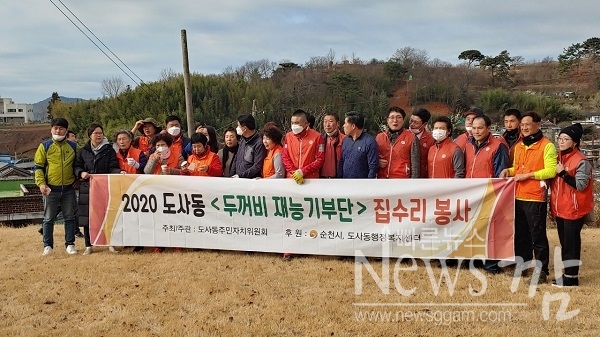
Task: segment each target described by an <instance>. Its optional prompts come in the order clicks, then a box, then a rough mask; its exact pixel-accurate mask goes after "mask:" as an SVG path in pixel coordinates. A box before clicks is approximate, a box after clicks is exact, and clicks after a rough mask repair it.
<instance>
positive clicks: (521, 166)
mask: <svg viewBox="0 0 600 337" xmlns="http://www.w3.org/2000/svg"><path fill="white" fill-rule="evenodd" d="M541 124H542V118H541V117H540V115H538V114H537V113H536V112H533V111H528V112H526V113H524V114H523V117H522V118H521V133H522V135H523V139H522V140H521V141H520V142H519V143H517V145H515V153H514V157H515V158H514V161H513V165H512V167H511V168H509V169H505V170H504V171H502V173H501V174H500V177H501V178H506V177H515V182H516V191H515V197H516V201H515V255H516V256H517V257H520V258H521V259H522V262H527V261H530V260H532V259H533V254H532V250H533V252H534V253H535V258H536V259H537V260H538V262H537V264H536V266H535V269H534V273H533V275H532V277H531V280H530V283H532V284H535V283H545V282H546V281H547V279H548V274H549V270H548V264H549V262H550V245H549V244H548V236H547V235H546V214H547V213H548V205H547V201H546V198H547V195H548V186H547V184H546V180H548V179H552V178H554V176H556V148H555V147H554V144H552V142H551V141H550V140H548V139H547V138H546V137H544V134H543V133H542V130H541V129H540V127H541ZM519 262H521V261H519Z"/></svg>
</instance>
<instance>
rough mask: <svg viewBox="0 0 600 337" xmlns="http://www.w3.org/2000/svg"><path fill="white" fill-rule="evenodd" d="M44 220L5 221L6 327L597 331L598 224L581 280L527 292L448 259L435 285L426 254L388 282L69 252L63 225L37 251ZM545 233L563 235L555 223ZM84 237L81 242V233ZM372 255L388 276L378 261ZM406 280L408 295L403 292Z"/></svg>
mask: <svg viewBox="0 0 600 337" xmlns="http://www.w3.org/2000/svg"><path fill="white" fill-rule="evenodd" d="M37 229H38V227H37V226H29V227H25V228H8V227H0V247H2V249H1V250H0V284H1V285H2V292H1V294H0V303H2V305H1V306H0V331H1V332H2V334H1V335H2V336H413V335H414V336H561V335H572V336H597V335H598V331H599V330H600V317H599V313H600V310H599V309H598V303H600V291H599V290H600V286H599V283H600V261H599V260H598V259H597V258H596V257H597V256H599V253H600V249H599V248H598V244H597V242H599V240H600V230H599V229H589V228H586V229H584V231H583V234H582V236H583V240H584V242H583V250H582V252H583V257H582V260H583V265H582V270H581V275H580V276H581V279H580V282H581V286H580V287H579V288H576V289H560V288H556V287H552V286H551V285H550V284H545V285H541V286H540V287H537V289H534V291H533V292H532V294H531V296H529V293H528V291H529V289H528V288H527V287H526V285H525V283H524V281H525V279H523V280H521V281H520V283H518V289H516V291H515V292H512V291H511V283H512V282H513V277H512V275H510V274H508V273H505V274H499V275H494V276H489V275H487V274H486V275H483V274H481V275H477V274H476V273H473V272H470V271H469V270H466V269H460V270H458V271H457V269H455V268H450V269H449V270H448V271H449V273H450V275H451V276H452V277H451V279H452V282H454V281H456V283H455V285H454V286H453V287H452V286H449V285H448V283H447V282H441V284H440V285H439V289H438V287H437V286H433V285H432V284H431V282H432V280H431V277H430V274H429V273H431V274H432V276H433V278H434V282H435V283H438V282H440V273H441V269H439V268H429V269H428V268H426V267H425V266H423V263H422V262H420V263H419V264H420V265H419V266H418V267H416V268H414V269H415V270H400V271H394V266H395V265H394V264H393V263H390V270H389V273H388V276H389V293H388V294H385V293H383V292H382V291H381V289H380V288H379V287H378V285H377V283H376V282H375V281H374V280H373V277H371V276H370V274H369V272H368V271H367V268H366V267H364V266H363V267H361V265H358V267H359V268H358V269H360V270H361V271H362V279H363V282H362V283H361V282H356V280H357V279H358V277H357V273H356V271H355V262H354V259H343V260H340V259H338V258H336V257H321V256H307V257H298V258H295V259H293V260H291V261H290V262H284V261H282V260H281V256H280V255H275V254H252V255H246V254H244V253H243V252H229V251H220V252H219V251H192V250H188V251H184V252H182V253H172V252H167V253H163V254H152V253H149V252H142V253H131V252H130V249H128V250H126V251H122V252H121V253H119V254H111V253H109V252H108V250H107V249H106V248H102V247H99V248H97V249H96V250H97V252H95V253H94V254H92V255H89V256H82V255H77V256H69V255H67V254H66V252H65V251H64V247H63V245H62V242H63V241H62V236H63V230H62V226H58V225H57V226H56V232H55V239H56V241H55V242H56V244H55V251H54V254H53V255H50V256H46V257H42V256H41V252H42V248H43V247H42V243H41V237H40V235H39V234H38V233H37ZM549 237H550V240H551V246H552V247H554V246H556V245H557V241H558V240H557V237H556V232H555V230H549ZM77 248H78V249H79V251H80V253H81V252H82V251H83V241H81V240H80V239H77ZM551 254H552V255H551V259H552V258H553V255H554V253H553V251H552V253H551ZM371 266H372V267H373V269H374V271H375V272H377V275H378V277H382V271H381V270H382V267H381V266H382V262H381V261H374V260H371ZM397 266H398V267H401V268H404V269H410V267H411V264H410V263H408V264H407V263H402V264H398V265H397ZM553 267H554V266H553V265H552V263H551V266H550V268H551V273H552V268H553ZM455 277H456V279H455ZM551 277H553V275H551ZM394 282H396V283H397V286H395V285H394ZM384 284H387V283H385V282H384ZM359 285H362V291H361V292H360V293H357V291H356V288H357V286H359ZM484 285H485V287H484ZM411 288H414V291H413V293H412V294H411V295H403V294H402V293H401V292H402V291H405V292H408V291H409V290H410V289H411ZM450 288H453V291H452V294H450V290H449V289H450ZM548 296H554V297H555V299H558V298H562V300H563V302H562V304H563V305H564V306H565V308H564V310H562V312H564V314H562V315H559V316H558V318H559V319H557V313H558V312H560V311H561V308H560V306H561V301H559V300H555V301H552V302H550V304H549V305H548V306H547V307H548V308H549V310H548V315H547V316H546V319H545V318H544V314H543V312H544V297H546V298H549V297H548ZM567 300H568V302H566V301H567ZM573 312H575V313H577V314H576V315H574V316H573V317H570V318H568V317H569V316H570V315H571V316H572V313H573ZM569 313H571V314H569ZM387 315H389V316H387ZM565 318H567V319H565Z"/></svg>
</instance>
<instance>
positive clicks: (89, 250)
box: [83, 247, 94, 255]
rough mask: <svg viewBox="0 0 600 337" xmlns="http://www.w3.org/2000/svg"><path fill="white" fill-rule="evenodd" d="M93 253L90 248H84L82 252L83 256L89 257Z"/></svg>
mask: <svg viewBox="0 0 600 337" xmlns="http://www.w3.org/2000/svg"><path fill="white" fill-rule="evenodd" d="M93 252H94V251H93V250H92V247H85V250H84V251H83V255H90V254H91V253H93Z"/></svg>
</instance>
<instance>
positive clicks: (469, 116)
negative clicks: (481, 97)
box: [454, 107, 483, 152]
mask: <svg viewBox="0 0 600 337" xmlns="http://www.w3.org/2000/svg"><path fill="white" fill-rule="evenodd" d="M463 116H464V117H465V130H466V131H465V132H464V133H463V134H461V135H460V136H458V137H456V139H455V140H454V142H455V143H456V145H458V147H460V148H461V149H462V150H463V152H464V151H465V148H466V146H467V144H469V141H470V140H471V138H472V137H473V136H472V135H471V130H472V129H473V119H475V117H481V116H483V110H481V109H479V108H476V107H471V108H470V109H469V110H467V111H465V113H464V114H463Z"/></svg>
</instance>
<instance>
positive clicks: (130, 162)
mask: <svg viewBox="0 0 600 337" xmlns="http://www.w3.org/2000/svg"><path fill="white" fill-rule="evenodd" d="M127 165H129V166H132V167H135V168H136V169H138V168H140V163H138V162H137V161H135V159H133V158H127Z"/></svg>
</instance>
